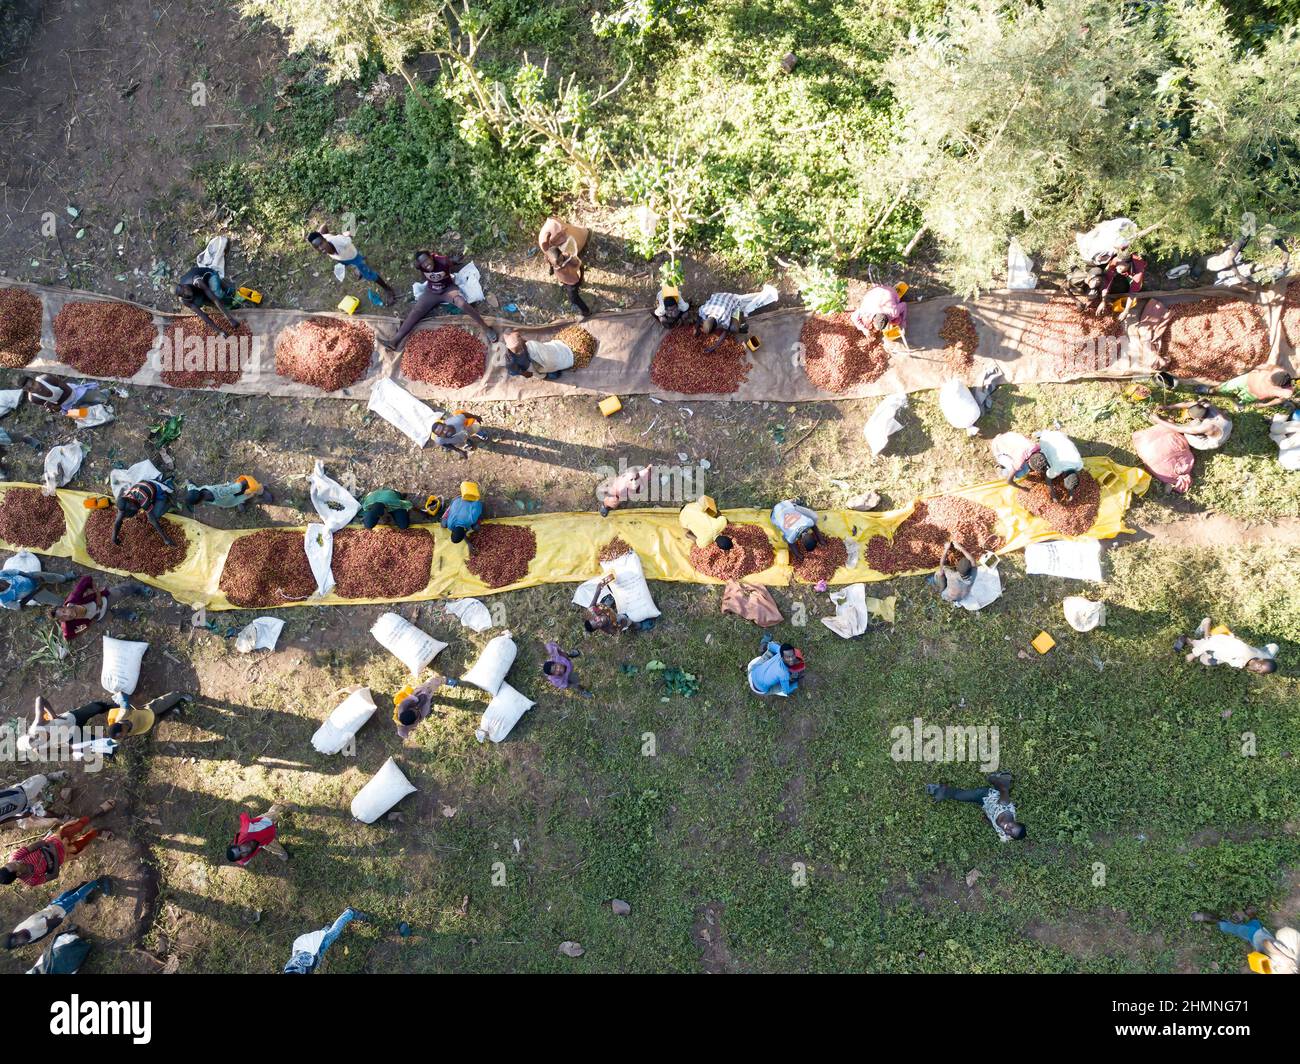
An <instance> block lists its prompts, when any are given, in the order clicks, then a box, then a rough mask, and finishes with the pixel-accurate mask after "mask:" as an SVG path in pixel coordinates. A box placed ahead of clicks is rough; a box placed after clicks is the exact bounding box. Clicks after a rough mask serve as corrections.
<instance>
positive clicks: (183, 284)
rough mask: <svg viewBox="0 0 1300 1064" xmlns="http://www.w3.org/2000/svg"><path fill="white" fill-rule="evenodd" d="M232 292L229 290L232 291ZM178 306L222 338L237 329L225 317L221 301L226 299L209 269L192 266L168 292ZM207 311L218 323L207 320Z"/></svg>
mask: <svg viewBox="0 0 1300 1064" xmlns="http://www.w3.org/2000/svg"><path fill="white" fill-rule="evenodd" d="M232 290H233V289H232ZM172 291H173V293H174V294H175V296H176V298H177V299H179V300H180V301H181V306H183V307H185V308H186V309H187V310H190V311H193V312H194V313H195V314H197V315H198V316H199V317H200V318H202V319H203V320H204V321H205V322H207V323H208V325H210V326H211V327H212V328H214V329H216V330H217V332H219V333H221V335H222V336H232V335H233V334H234V332H235V330H236V329H237V328H238V326H237V325H236V324H235V323H234V322H233V321H232V320H231V318H230V315H228V314H227V313H226V310H225V306H224V304H225V301H226V300H227V299H228V298H230V292H229V291H227V290H226V284H225V281H224V280H223V279H222V277H221V274H219V273H217V271H216V270H214V269H212V268H211V267H210V266H194V267H191V268H190V270H189V271H187V272H186V273H185V275H184V276H183V277H181V279H180V280H179V281H177V282H176V287H175V288H174V289H172ZM209 310H211V311H212V312H213V313H215V314H216V316H217V319H218V320H215V321H214V320H213V319H212V318H211V317H209V316H208V311H209Z"/></svg>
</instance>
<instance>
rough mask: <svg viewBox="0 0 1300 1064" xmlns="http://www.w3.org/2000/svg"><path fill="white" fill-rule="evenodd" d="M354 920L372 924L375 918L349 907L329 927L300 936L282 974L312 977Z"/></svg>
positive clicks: (294, 943) (294, 941) (294, 942)
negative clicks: (331, 947)
mask: <svg viewBox="0 0 1300 1064" xmlns="http://www.w3.org/2000/svg"><path fill="white" fill-rule="evenodd" d="M353 920H360V921H361V922H362V923H370V922H372V921H373V920H374V917H373V916H370V915H368V914H367V913H363V912H360V911H359V910H357V909H354V908H352V906H351V905H349V906H348V907H347V908H346V909H344V910H343V914H342V915H341V916H340V917H339V918H338V919H337V920H335V921H334V923H332V924H331V925H330V926H329V927H322V928H321V929H320V930H319V931H309V932H308V933H307V934H305V935H299V936H298V937H297V938H295V939H294V940H293V947H292V949H291V950H290V954H289V963H288V964H286V965H285V966H284V972H283V973H282V974H284V975H311V973H312V972H314V971H315V970H316V969H317V968H319V967H320V962H321V961H322V960H323V959H324V958H325V951H326V950H328V949H329V948H330V946H332V945H334V943H335V942H336V941H338V937H339V936H340V935H341V934H343V932H344V930H345V929H346V928H347V926H348V924H350V923H352V921H353Z"/></svg>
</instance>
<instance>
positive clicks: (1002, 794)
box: [925, 772, 1025, 842]
mask: <svg viewBox="0 0 1300 1064" xmlns="http://www.w3.org/2000/svg"><path fill="white" fill-rule="evenodd" d="M985 778H986V779H987V780H988V781H989V783H990V784H992V786H989V787H974V788H972V789H971V790H965V791H963V790H958V789H957V788H956V787H949V786H948V785H947V784H946V783H927V784H926V785H925V793H926V794H928V795H929V796H930V797H931V798H933V799H934V800H935V801H936V802H944V801H949V800H951V801H954V802H973V803H975V804H976V805H978V806H979V807H980V808H981V809H982V810H983V811H984V815H985V816H986V817H988V820H989V823H990V824H992V825H993V830H994V831H996V832H997V833H998V839H999V840H1001V841H1002V842H1010V841H1011V840H1012V839H1017V840H1018V839H1023V838H1024V837H1025V825H1024V824H1021V823H1020V822H1019V821H1018V820H1016V807H1015V804H1014V803H1013V802H1012V801H1011V773H1010V772H994V773H993V774H992V775H990V776H987V777H985Z"/></svg>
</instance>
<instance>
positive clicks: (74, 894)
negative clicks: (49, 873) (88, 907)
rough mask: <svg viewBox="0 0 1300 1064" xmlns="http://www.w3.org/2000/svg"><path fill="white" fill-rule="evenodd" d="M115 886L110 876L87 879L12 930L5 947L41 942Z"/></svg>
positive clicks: (17, 947) (13, 947) (19, 946)
mask: <svg viewBox="0 0 1300 1064" xmlns="http://www.w3.org/2000/svg"><path fill="white" fill-rule="evenodd" d="M112 885H113V881H112V880H111V879H110V878H109V877H108V876H100V877H99V878H98V879H88V880H86V881H85V882H84V883H81V884H79V885H78V886H75V887H73V888H72V889H71V890H65V891H64V892H63V893H62V894H60V895H58V896H57V897H56V898H55V899H54V900H53V901H52V902H50V904H49V905H47V906H45V908H44V909H42V910H41V911H40V912H38V913H33V914H32V915H31V916H29V917H27V919H26V920H24V921H23V922H22V923H21V924H19V925H18V926H17V927H15V928H14V929H13V930H12V931H10V932H9V937H8V938H7V939H5V949H21V948H22V947H23V946H30V945H32V944H33V943H36V942H40V941H41V939H43V938H45V937H46V936H47V935H49V934H50V932H52V931H53V930H54V929H55V928H57V927H58V926H59V925H60V924H61V923H63V921H64V920H66V919H67V918H68V917H69V916H70V915H71V914H72V910H73V909H75V908H76V907H77V906H78V905H80V904H81V903H82V902H83V901H84V902H93V901H94V900H95V899H96V898H97V897H99V896H102V895H104V894H108V893H109V892H110V891H111V890H112Z"/></svg>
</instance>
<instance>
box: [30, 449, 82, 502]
mask: <svg viewBox="0 0 1300 1064" xmlns="http://www.w3.org/2000/svg"><path fill="white" fill-rule="evenodd" d="M85 457H86V450H85V448H84V447H82V446H81V444H80V443H77V442H76V441H75V440H74V441H73V442H72V443H64V444H60V445H59V446H58V447H54V448H51V450H50V453H49V454H47V455H46V456H45V474H44V476H43V477H42V478H41V491H42V492H44V493H45V494H46V495H53V494H54V491H55V489H56V488H61V487H63V485H64V484H66V483H67V482H68V481H69V480H71V479H72V478H73V477H75V476H76V475H77V470H78V469H80V468H81V462H82V459H83V458H85Z"/></svg>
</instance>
